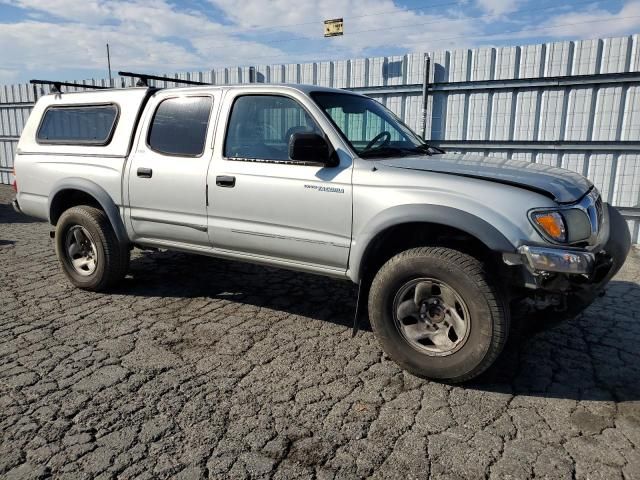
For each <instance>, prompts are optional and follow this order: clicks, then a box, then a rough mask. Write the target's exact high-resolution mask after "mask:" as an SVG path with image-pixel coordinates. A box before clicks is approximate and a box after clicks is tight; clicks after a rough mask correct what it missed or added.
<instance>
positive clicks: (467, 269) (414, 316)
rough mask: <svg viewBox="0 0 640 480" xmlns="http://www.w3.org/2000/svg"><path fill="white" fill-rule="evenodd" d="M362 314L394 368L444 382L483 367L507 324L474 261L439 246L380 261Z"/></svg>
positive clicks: (499, 345) (494, 291) (496, 297)
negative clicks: (382, 262)
mask: <svg viewBox="0 0 640 480" xmlns="http://www.w3.org/2000/svg"><path fill="white" fill-rule="evenodd" d="M369 316H370V321H371V325H372V327H373V330H374V332H375V334H376V336H377V338H378V341H379V342H380V344H381V346H382V349H383V350H384V351H385V352H386V353H387V354H388V355H389V356H390V357H391V359H393V360H394V361H395V362H396V363H397V364H398V365H400V366H401V367H402V368H404V369H406V370H408V371H409V372H411V373H413V374H415V375H418V376H421V377H427V378H433V379H439V380H445V381H449V382H452V383H456V382H463V381H466V380H470V379H472V378H474V377H476V376H478V375H479V374H481V373H482V372H483V371H485V370H486V369H487V368H489V366H490V365H491V364H492V363H493V362H494V361H495V360H496V358H497V357H498V355H499V354H500V352H501V351H502V348H503V347H504V345H505V343H506V340H507V335H508V329H509V314H508V310H507V306H506V304H505V303H504V302H503V300H502V296H501V295H500V293H499V292H498V290H497V289H496V288H495V286H494V285H493V284H492V282H491V281H490V279H489V277H488V275H487V273H486V272H485V270H484V268H483V266H482V263H481V262H479V261H478V260H477V259H475V258H473V257H471V256H469V255H467V254H465V253H462V252H459V251H457V250H452V249H449V248H441V247H422V248H415V249H411V250H407V251H405V252H402V253H400V254H398V255H396V256H395V257H393V258H391V259H390V260H389V261H388V262H387V263H385V264H384V265H383V266H382V268H381V269H380V271H379V272H378V274H377V275H376V277H375V278H374V280H373V283H372V285H371V290H370V293H369Z"/></svg>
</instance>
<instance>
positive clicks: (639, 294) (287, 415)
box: [0, 186, 640, 480]
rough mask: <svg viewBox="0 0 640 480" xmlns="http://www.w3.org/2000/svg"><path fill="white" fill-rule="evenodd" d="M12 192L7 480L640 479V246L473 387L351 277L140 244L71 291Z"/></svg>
mask: <svg viewBox="0 0 640 480" xmlns="http://www.w3.org/2000/svg"><path fill="white" fill-rule="evenodd" d="M10 197H11V191H10V190H9V189H8V188H7V187H4V186H3V187H0V332H1V333H0V432H1V434H2V436H1V445H0V476H1V477H3V478H46V477H52V478H122V479H129V478H170V477H171V478H182V479H187V478H278V479H290V478H319V479H330V478H362V477H376V478H402V479H407V478H419V479H422V478H447V479H467V478H468V479H477V478H491V479H494V478H496V479H497V478H516V479H520V478H533V477H536V478H552V479H553V478H558V479H565V478H576V479H607V480H611V479H638V478H640V455H639V449H640V363H639V360H640V349H639V345H640V284H639V282H640V252H639V251H638V250H634V251H633V252H632V254H631V256H630V258H629V260H628V261H627V264H626V265H625V267H624V268H623V270H622V271H621V272H620V273H619V275H618V276H617V277H616V278H615V279H614V281H613V282H612V283H611V285H610V288H609V290H608V293H607V295H606V296H605V297H603V298H601V299H599V300H598V301H597V302H596V303H595V304H594V305H593V306H592V307H590V308H589V309H588V310H587V311H586V312H585V313H584V314H582V315H581V316H580V317H578V318H576V319H574V320H571V321H567V322H564V323H559V324H557V325H555V326H553V327H552V328H550V329H548V330H545V331H543V332H538V333H536V334H533V333H528V334H526V335H523V337H522V338H521V339H520V340H518V341H517V342H513V343H512V345H511V346H510V348H509V350H508V351H507V352H506V353H505V355H504V357H503V358H502V359H501V360H500V362H499V364H498V367H497V368H496V369H494V371H493V372H491V373H490V374H489V375H487V376H485V378H483V379H481V380H479V381H477V382H475V383H473V384H467V385H463V386H448V385H443V384H439V383H435V382H429V381H425V380H421V379H418V378H416V377H413V376H411V375H409V374H407V373H404V372H403V371H402V370H400V369H399V368H398V367H397V366H396V365H395V364H394V363H392V362H391V361H390V360H389V359H387V358H386V357H385V356H384V355H383V354H382V352H381V350H380V348H379V346H378V344H377V343H376V341H375V339H374V337H373V334H372V333H371V331H370V329H369V328H367V326H364V328H363V331H361V332H360V333H359V334H358V336H357V337H356V338H351V331H350V324H351V318H352V312H353V308H354V299H355V291H354V288H352V287H351V286H350V285H349V284H347V283H340V282H334V281H331V280H328V279H324V278H320V277H313V276H309V275H303V274H298V273H292V272H287V271H280V270H276V269H270V268H263V267H258V266H252V265H245V264H240V263H232V262H227V261H222V260H216V259H211V258H205V257H198V256H191V255H185V254H179V253H170V252H154V253H141V252H138V251H136V252H135V254H134V257H133V260H132V264H131V274H130V275H129V277H128V278H127V279H126V281H124V282H123V284H122V286H121V287H120V288H119V289H118V290H117V291H115V292H113V293H110V294H108V295H104V294H94V293H88V292H83V291H81V290H77V289H74V288H72V287H71V286H70V284H69V283H68V282H67V281H66V279H65V278H64V276H63V275H62V273H61V271H60V269H59V268H58V264H57V260H56V257H55V254H54V249H53V246H52V243H51V240H50V239H49V236H48V232H49V226H48V225H46V224H45V223H40V222H35V221H32V220H30V219H29V218H27V217H24V216H20V215H17V214H15V213H14V212H13V211H12V210H11V207H10V206H9V205H8V201H9V198H10Z"/></svg>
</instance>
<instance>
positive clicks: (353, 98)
mask: <svg viewBox="0 0 640 480" xmlns="http://www.w3.org/2000/svg"><path fill="white" fill-rule="evenodd" d="M311 96H312V98H313V99H314V100H315V102H316V103H317V104H318V105H319V106H320V108H322V110H324V112H325V113H326V114H327V115H328V116H329V118H331V120H332V121H333V123H334V124H335V126H336V127H337V128H338V129H339V130H340V131H341V132H342V135H343V136H344V138H345V139H346V140H347V141H348V142H349V144H350V145H351V147H352V148H353V149H354V150H355V151H356V152H357V153H358V155H359V156H361V157H363V158H367V157H387V156H398V155H416V154H423V155H424V154H427V155H430V154H431V153H435V152H436V151H437V150H436V149H435V148H432V147H429V146H428V145H426V144H425V143H424V141H423V140H422V139H421V138H420V137H419V136H418V135H416V134H415V133H413V132H412V131H411V129H410V128H409V127H407V126H406V125H405V124H404V123H403V122H402V120H400V119H399V118H398V117H397V116H396V115H395V114H394V113H393V112H391V111H390V110H388V109H387V108H385V107H384V106H383V105H382V104H380V103H378V102H376V101H375V100H373V99H372V98H369V97H363V96H361V95H352V94H349V93H334V92H315V93H312V94H311Z"/></svg>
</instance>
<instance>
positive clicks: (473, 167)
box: [379, 153, 593, 203]
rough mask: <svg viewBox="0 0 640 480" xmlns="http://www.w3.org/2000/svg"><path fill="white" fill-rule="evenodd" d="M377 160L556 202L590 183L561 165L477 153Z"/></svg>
mask: <svg viewBox="0 0 640 480" xmlns="http://www.w3.org/2000/svg"><path fill="white" fill-rule="evenodd" d="M379 163H381V164H383V165H386V166H388V167H392V168H403V169H407V170H420V171H424V172H435V173H446V174H450V175H459V176H463V177H471V178H479V179H482V180H488V181H491V182H498V183H504V184H507V185H515V186H517V187H521V188H526V189H528V190H532V191H536V192H539V193H542V194H543V195H546V196H548V197H551V198H553V199H554V200H555V201H556V202H558V203H573V202H576V201H578V200H580V198H582V197H583V196H584V194H585V193H587V192H588V191H589V190H590V189H591V187H592V186H593V184H592V183H591V182H590V181H589V180H587V179H586V178H585V177H583V176H582V175H579V174H577V173H574V172H571V171H569V170H565V169H563V168H557V167H551V166H548V165H542V164H539V163H531V162H525V161H521V160H505V159H501V158H493V157H484V156H481V155H469V154H465V155H458V154H446V153H445V154H441V155H433V156H430V157H429V156H424V155H418V156H408V157H398V158H385V159H380V160H379Z"/></svg>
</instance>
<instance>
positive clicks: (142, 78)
mask: <svg viewBox="0 0 640 480" xmlns="http://www.w3.org/2000/svg"><path fill="white" fill-rule="evenodd" d="M118 75H120V76H121V77H132V78H137V79H138V81H137V82H136V87H148V86H149V80H159V81H161V82H173V83H183V84H185V85H211V84H210V83H206V82H196V81H195V80H183V79H181V78H171V77H161V76H158V75H147V74H146V73H133V72H118Z"/></svg>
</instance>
